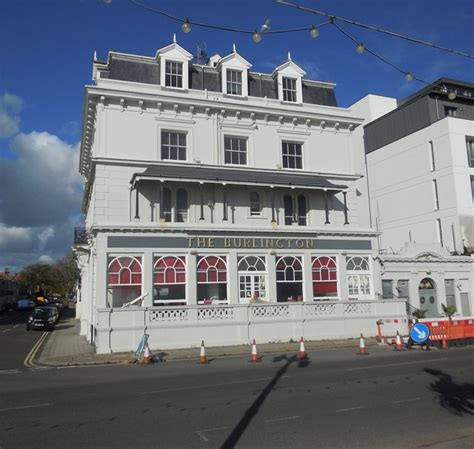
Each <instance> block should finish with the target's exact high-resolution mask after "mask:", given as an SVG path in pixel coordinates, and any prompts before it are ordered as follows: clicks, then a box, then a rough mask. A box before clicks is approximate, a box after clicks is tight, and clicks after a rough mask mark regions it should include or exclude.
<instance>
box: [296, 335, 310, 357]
mask: <svg viewBox="0 0 474 449" xmlns="http://www.w3.org/2000/svg"><path fill="white" fill-rule="evenodd" d="M298 358H299V359H300V360H305V359H307V358H308V355H307V354H306V350H305V348H304V339H303V337H301V339H300V350H299V351H298Z"/></svg>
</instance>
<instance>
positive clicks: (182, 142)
mask: <svg viewBox="0 0 474 449" xmlns="http://www.w3.org/2000/svg"><path fill="white" fill-rule="evenodd" d="M186 140H187V135H186V133H182V132H176V131H161V160H163V161H185V160H186Z"/></svg>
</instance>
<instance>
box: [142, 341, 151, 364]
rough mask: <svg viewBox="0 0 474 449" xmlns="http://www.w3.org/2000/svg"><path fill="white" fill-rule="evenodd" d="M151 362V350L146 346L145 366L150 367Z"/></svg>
mask: <svg viewBox="0 0 474 449" xmlns="http://www.w3.org/2000/svg"><path fill="white" fill-rule="evenodd" d="M150 362H151V354H150V348H149V347H148V345H145V351H144V353H143V364H144V365H149V364H150Z"/></svg>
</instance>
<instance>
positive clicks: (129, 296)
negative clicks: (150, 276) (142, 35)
mask: <svg viewBox="0 0 474 449" xmlns="http://www.w3.org/2000/svg"><path fill="white" fill-rule="evenodd" d="M141 292H142V258H141V257H137V256H118V257H109V259H108V267H107V300H108V306H109V307H122V306H123V305H124V304H126V303H128V302H131V301H133V300H134V299H137V298H139V297H140V295H141ZM137 305H141V304H137Z"/></svg>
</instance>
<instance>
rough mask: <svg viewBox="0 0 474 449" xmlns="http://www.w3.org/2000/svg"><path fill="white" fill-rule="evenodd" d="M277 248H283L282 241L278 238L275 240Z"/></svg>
mask: <svg viewBox="0 0 474 449" xmlns="http://www.w3.org/2000/svg"><path fill="white" fill-rule="evenodd" d="M275 245H276V247H277V248H283V242H282V241H281V240H280V239H277V240H276V242H275Z"/></svg>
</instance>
